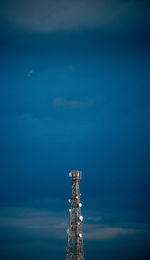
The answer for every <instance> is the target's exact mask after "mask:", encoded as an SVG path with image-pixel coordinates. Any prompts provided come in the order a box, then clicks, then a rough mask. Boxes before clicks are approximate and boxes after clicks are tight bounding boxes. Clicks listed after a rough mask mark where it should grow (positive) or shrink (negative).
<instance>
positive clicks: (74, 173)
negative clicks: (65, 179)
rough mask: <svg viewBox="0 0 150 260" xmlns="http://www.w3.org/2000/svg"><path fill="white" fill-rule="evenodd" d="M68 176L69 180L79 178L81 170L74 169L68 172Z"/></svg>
mask: <svg viewBox="0 0 150 260" xmlns="http://www.w3.org/2000/svg"><path fill="white" fill-rule="evenodd" d="M69 177H70V178H71V180H73V181H75V180H81V179H82V171H78V170H74V171H70V172H69Z"/></svg>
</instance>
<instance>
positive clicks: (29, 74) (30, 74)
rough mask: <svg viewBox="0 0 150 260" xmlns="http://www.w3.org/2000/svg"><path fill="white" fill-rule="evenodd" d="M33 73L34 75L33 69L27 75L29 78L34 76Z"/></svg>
mask: <svg viewBox="0 0 150 260" xmlns="http://www.w3.org/2000/svg"><path fill="white" fill-rule="evenodd" d="M33 73H34V70H33V69H30V70H29V71H28V73H27V77H29V78H30V77H31V76H32V75H33Z"/></svg>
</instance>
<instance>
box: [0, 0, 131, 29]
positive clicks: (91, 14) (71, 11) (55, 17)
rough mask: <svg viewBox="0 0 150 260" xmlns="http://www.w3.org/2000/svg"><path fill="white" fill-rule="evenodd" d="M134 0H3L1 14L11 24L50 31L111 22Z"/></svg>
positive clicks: (122, 14) (123, 12) (82, 27)
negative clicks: (4, 0)
mask: <svg viewBox="0 0 150 260" xmlns="http://www.w3.org/2000/svg"><path fill="white" fill-rule="evenodd" d="M132 3H134V1H131V0H128V1H117V0H101V1H98V0H94V1H90V0H87V1H85V0H76V1H69V0H57V1H54V0H45V1H41V0H36V3H35V0H30V1H25V0H15V1H6V3H3V4H2V6H1V14H2V16H4V17H5V20H6V19H7V20H8V21H9V22H11V24H15V25H17V26H19V27H22V28H25V29H27V30H32V31H35V32H41V33H47V32H57V31H68V30H79V29H87V28H88V29H89V28H100V27H104V26H106V25H109V26H111V25H112V23H113V22H116V20H117V19H118V18H121V17H122V16H124V15H125V14H130V10H131V9H132V8H133V6H132ZM131 7H132V8H131Z"/></svg>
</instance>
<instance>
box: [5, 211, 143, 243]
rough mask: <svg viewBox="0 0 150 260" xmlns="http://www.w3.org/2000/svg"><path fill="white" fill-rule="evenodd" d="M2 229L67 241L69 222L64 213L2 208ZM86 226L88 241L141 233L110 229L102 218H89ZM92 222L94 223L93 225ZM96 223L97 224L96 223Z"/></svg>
mask: <svg viewBox="0 0 150 260" xmlns="http://www.w3.org/2000/svg"><path fill="white" fill-rule="evenodd" d="M0 211H1V217H0V229H1V228H3V229H5V228H7V229H8V228H10V229H11V228H16V229H18V230H20V231H21V232H26V233H28V234H30V235H31V236H32V235H34V236H35V235H36V236H38V237H45V238H46V237H51V238H57V239H65V238H66V237H67V235H66V228H67V224H68V220H67V219H66V216H65V214H64V213H63V212H53V211H43V210H36V209H32V208H17V207H6V208H1V209H0ZM86 220H87V221H86V222H87V223H85V224H84V238H85V239H86V240H110V239H114V238H116V237H118V236H125V235H134V234H136V233H137V232H140V231H139V230H138V229H134V228H131V227H130V228H129V227H128V228H123V227H110V226H107V225H105V226H104V224H102V223H98V222H99V221H100V220H101V218H100V217H88V218H87V219H86ZM91 220H92V221H93V223H91ZM94 222H95V223H94Z"/></svg>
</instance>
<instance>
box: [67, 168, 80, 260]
mask: <svg viewBox="0 0 150 260" xmlns="http://www.w3.org/2000/svg"><path fill="white" fill-rule="evenodd" d="M69 177H70V178H71V180H72V197H71V199H69V200H68V201H69V203H70V209H69V212H70V218H69V227H68V229H67V233H68V246H67V257H66V260H84V252H83V235H82V221H83V217H82V216H81V207H82V204H81V202H80V196H81V193H80V188H79V182H80V180H81V178H82V172H81V171H71V172H70V173H69Z"/></svg>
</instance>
